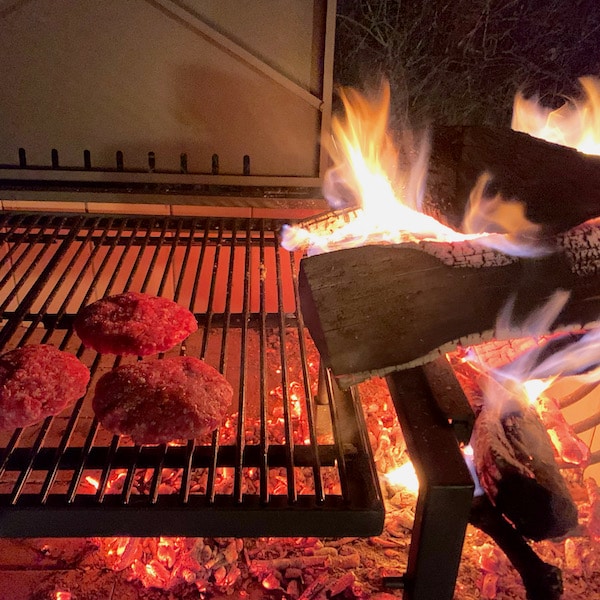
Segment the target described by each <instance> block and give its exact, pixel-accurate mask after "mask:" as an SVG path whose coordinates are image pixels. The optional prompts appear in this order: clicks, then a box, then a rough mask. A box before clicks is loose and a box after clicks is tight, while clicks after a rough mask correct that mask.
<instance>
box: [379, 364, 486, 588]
mask: <svg viewBox="0 0 600 600" xmlns="http://www.w3.org/2000/svg"><path fill="white" fill-rule="evenodd" d="M387 384H388V388H389V390H390V394H391V397H392V400H393V402H394V406H395V409H396V412H397V414H398V420H399V422H400V426H401V428H402V433H403V434H404V438H405V441H406V445H407V448H408V452H409V454H410V457H411V460H412V462H413V465H414V467H415V471H416V473H417V477H418V478H419V496H418V498H417V506H416V512H415V522H414V527H413V533H412V538H411V545H410V551H409V555H408V565H407V571H406V576H405V578H404V594H403V597H404V599H405V600H452V597H453V595H454V587H455V584H456V578H457V574H458V567H459V563H460V558H461V554H462V546H463V542H464V537H465V532H466V528H467V523H468V520H469V513H470V510H471V503H472V499H473V491H474V483H473V480H472V478H471V475H470V474H469V471H468V468H467V466H466V464H465V462H464V459H463V457H462V454H461V452H460V449H459V447H458V443H457V440H456V437H455V434H454V431H453V427H452V425H451V424H450V423H449V422H448V418H447V417H446V416H445V415H444V414H443V412H442V411H441V409H440V408H439V406H438V404H437V403H436V399H435V394H434V391H433V390H432V387H431V385H430V383H429V381H428V379H427V377H426V374H425V372H424V370H423V369H422V368H421V367H417V368H413V369H408V370H404V371H395V372H393V373H391V374H390V375H388V376H387Z"/></svg>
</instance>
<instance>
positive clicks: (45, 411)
mask: <svg viewBox="0 0 600 600" xmlns="http://www.w3.org/2000/svg"><path fill="white" fill-rule="evenodd" d="M89 381H90V372H89V370H88V368H87V367H86V366H85V365H84V364H83V363H81V362H80V361H79V360H78V359H77V358H76V357H75V356H73V354H69V353H68V352H63V351H62V350H59V349H58V348H55V347H54V346H50V345H47V344H32V345H29V346H23V347H22V348H17V349H16V350H11V351H10V352H7V353H5V354H3V355H2V356H0V429H14V428H16V427H27V426H28V425H33V424H34V423H39V422H40V421H43V420H44V419H45V418H46V417H49V416H50V415H56V414H58V413H59V412H61V411H62V410H63V409H64V408H66V407H67V406H70V405H71V404H73V403H74V402H75V401H76V400H77V399H78V398H81V396H83V395H84V394H85V391H86V388H87V384H88V383H89Z"/></svg>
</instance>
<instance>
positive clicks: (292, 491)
mask: <svg viewBox="0 0 600 600" xmlns="http://www.w3.org/2000/svg"><path fill="white" fill-rule="evenodd" d="M274 242H275V273H276V277H277V309H278V311H279V357H280V360H281V393H282V396H283V418H284V423H285V439H286V441H287V444H286V446H285V448H286V455H287V465H286V466H287V469H286V470H287V489H288V491H287V493H288V497H289V498H290V499H291V500H292V501H293V502H295V501H296V500H297V499H298V498H297V495H296V481H295V475H294V437H293V434H292V421H291V416H290V397H289V389H290V383H289V373H288V364H287V353H286V351H285V345H286V339H285V331H286V327H285V314H284V310H283V295H282V294H283V282H282V275H281V256H280V253H279V244H278V243H277V238H275V240H274Z"/></svg>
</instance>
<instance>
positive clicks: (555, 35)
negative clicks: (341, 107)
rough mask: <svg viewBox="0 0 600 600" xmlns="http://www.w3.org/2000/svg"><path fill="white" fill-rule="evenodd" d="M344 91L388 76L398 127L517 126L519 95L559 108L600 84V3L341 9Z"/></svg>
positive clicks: (451, 1) (438, 3) (439, 0)
mask: <svg viewBox="0 0 600 600" xmlns="http://www.w3.org/2000/svg"><path fill="white" fill-rule="evenodd" d="M337 11H338V18H337V33H336V49H335V83H336V85H351V86H354V87H358V88H361V89H365V88H370V87H373V86H376V85H377V83H378V80H379V78H380V77H381V76H385V77H387V78H388V79H389V80H390V83H391V88H392V103H393V107H392V111H393V118H392V122H393V123H394V122H402V121H404V120H405V119H407V118H408V119H409V122H410V123H411V124H413V125H417V124H421V123H425V122H430V121H436V122H438V123H442V124H445V125H457V124H469V125H475V124H486V125H503V126H506V125H509V124H510V114H511V109H512V100H513V98H514V95H515V92H516V91H517V90H519V89H521V90H523V92H524V93H525V94H526V95H532V94H538V95H539V96H540V98H541V100H542V101H543V102H544V104H547V105H549V106H558V105H560V104H562V103H563V101H564V97H565V96H570V97H572V96H574V95H577V94H578V92H579V86H578V83H577V78H578V77H581V76H583V75H597V76H600V3H599V2H598V0H420V1H417V0H409V1H405V0H404V1H403V0H361V1H360V2H356V1H352V0H338V9H337Z"/></svg>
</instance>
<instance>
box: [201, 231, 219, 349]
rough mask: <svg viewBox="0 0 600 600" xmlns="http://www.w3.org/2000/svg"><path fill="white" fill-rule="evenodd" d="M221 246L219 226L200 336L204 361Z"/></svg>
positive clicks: (212, 313) (211, 318) (212, 312)
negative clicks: (202, 329) (202, 330)
mask: <svg viewBox="0 0 600 600" xmlns="http://www.w3.org/2000/svg"><path fill="white" fill-rule="evenodd" d="M222 245H223V226H222V224H220V225H219V229H218V233H217V241H216V244H215V256H214V259H213V268H212V275H211V278H210V288H209V291H208V305H207V307H206V324H205V326H204V335H203V336H202V347H201V349H200V358H201V359H202V360H204V358H205V357H206V349H207V347H208V338H209V332H210V328H211V326H212V320H213V317H214V301H215V291H216V287H217V271H218V269H219V256H220V255H221V247H222Z"/></svg>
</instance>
